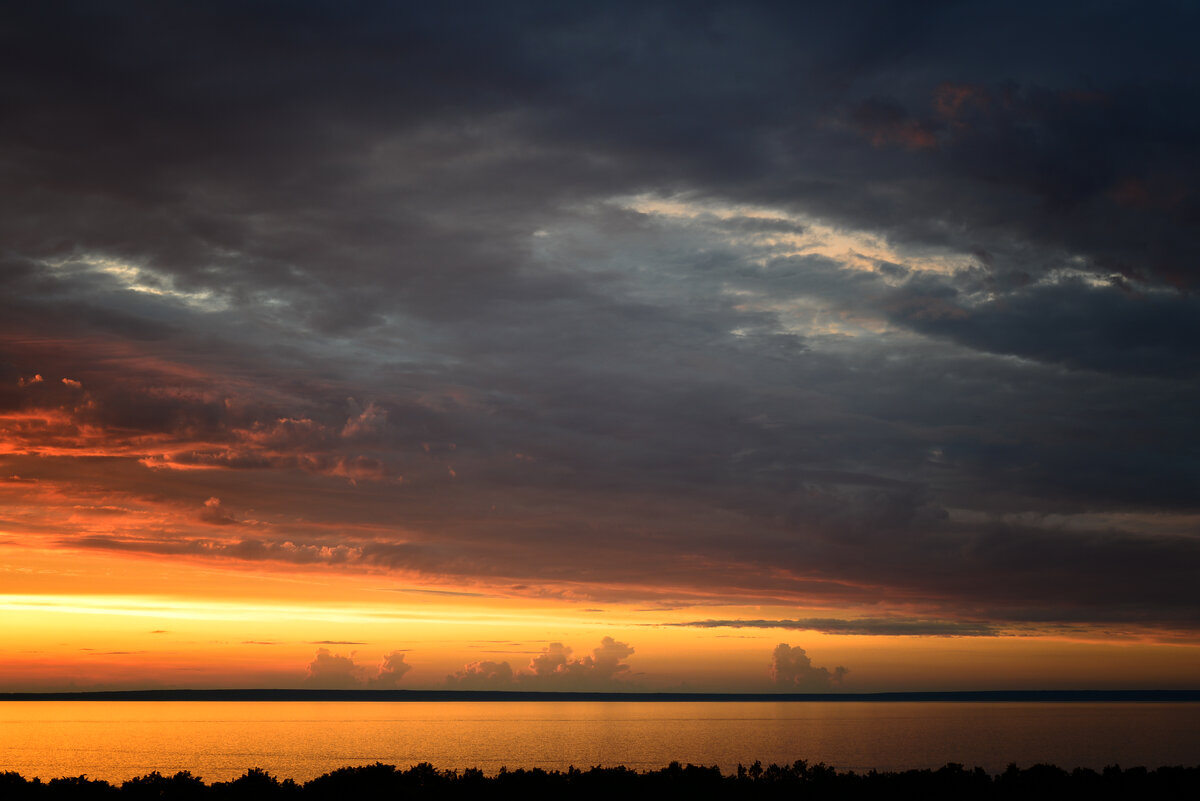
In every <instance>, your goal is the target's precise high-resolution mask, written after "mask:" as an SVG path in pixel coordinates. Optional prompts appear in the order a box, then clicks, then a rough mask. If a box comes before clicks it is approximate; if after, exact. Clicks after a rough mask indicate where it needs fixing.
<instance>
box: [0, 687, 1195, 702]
mask: <svg viewBox="0 0 1200 801" xmlns="http://www.w3.org/2000/svg"><path fill="white" fill-rule="evenodd" d="M0 701H391V702H395V701H619V702H630V701H668V702H687V701H693V702H694V701H810V702H811V701H838V702H851V703H853V702H864V701H930V702H957V703H964V702H1009V703H1012V702H1034V701H1042V702H1057V703H1062V702H1100V701H1103V702H1119V701H1125V702H1141V703H1147V702H1155V703H1195V702H1200V690H994V691H986V692H915V693H912V692H907V693H629V692H624V693H622V692H608V693H601V692H515V691H514V692H503V691H482V690H253V689H246V690H112V691H97V692H61V693H0Z"/></svg>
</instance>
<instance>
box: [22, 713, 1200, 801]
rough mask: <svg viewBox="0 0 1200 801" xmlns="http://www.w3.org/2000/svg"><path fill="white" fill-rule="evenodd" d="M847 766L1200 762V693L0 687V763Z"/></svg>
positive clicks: (235, 768) (118, 776) (27, 766)
mask: <svg viewBox="0 0 1200 801" xmlns="http://www.w3.org/2000/svg"><path fill="white" fill-rule="evenodd" d="M798 759H804V760H807V761H808V762H810V763H816V762H824V763H826V764H827V765H830V766H833V767H835V768H837V769H838V770H840V771H846V770H855V771H859V772H862V771H867V770H871V769H876V770H881V771H883V770H905V769H909V768H937V767H941V766H942V765H944V764H946V763H947V762H959V763H962V764H964V765H966V766H967V767H968V768H971V767H974V766H976V765H978V766H980V767H983V768H985V769H986V770H988V771H989V772H992V773H998V772H1000V771H1002V770H1003V769H1004V768H1005V766H1006V765H1008V764H1009V763H1016V764H1017V765H1019V766H1021V767H1028V766H1029V765H1033V764H1036V763H1039V762H1048V763H1052V764H1057V765H1059V766H1060V767H1064V768H1067V769H1070V768H1074V767H1090V768H1094V769H1100V768H1103V767H1104V766H1106V765H1112V764H1119V765H1121V766H1122V767H1125V768H1128V767H1133V766H1137V765H1143V766H1146V767H1149V768H1155V767H1159V766H1161V765H1200V704H1188V703H1179V704H1174V703H1163V704H1158V703H931V702H912V703H909V702H878V703H875V702H866V703H838V702H816V703H809V702H749V703H740V702H695V703H692V702H681V703H661V702H630V703H620V702H428V703H425V702H402V703H380V702H376V703H352V702H220V701H198V702H197V701H185V702H150V701H136V702H128V701H112V702H109V701H85V702H80V701H33V702H28V701H27V702H0V772H4V771H16V772H18V773H20V774H21V775H23V776H25V777H26V778H32V777H34V776H40V777H42V778H43V779H52V778H56V777H59V776H78V775H80V774H86V775H87V776H88V777H90V778H94V779H106V780H108V781H113V782H119V781H122V780H124V779H128V778H131V777H134V776H141V775H144V774H146V773H149V772H150V771H153V770H157V771H159V772H161V773H163V774H173V773H175V772H177V771H180V770H188V771H191V772H192V773H193V774H195V775H197V776H200V777H202V778H203V779H205V780H206V781H209V782H212V781H226V780H229V779H232V778H236V777H237V776H240V775H242V774H243V773H244V772H245V771H246V770H247V769H248V768H251V767H260V768H263V769H265V770H267V771H269V772H270V773H271V774H273V775H275V776H278V777H281V778H284V777H291V778H293V779H296V780H297V781H306V780H308V779H311V778H313V777H315V776H319V775H321V774H322V773H326V772H328V771H330V770H333V769H335V768H339V767H343V766H346V765H362V764H369V763H374V762H377V761H378V762H384V763H387V764H392V765H397V766H399V767H402V768H403V767H408V766H410V765H414V764H416V763H419V762H430V763H432V764H433V765H434V766H435V767H437V768H439V769H447V768H450V769H456V770H462V769H465V768H471V767H475V768H480V769H482V770H483V771H484V772H485V773H487V774H489V775H490V774H494V773H495V772H496V771H498V770H499V769H500V767H501V766H507V767H509V768H518V767H523V768H530V767H542V768H546V769H565V768H567V767H568V766H571V765H574V766H576V767H582V768H586V767H590V766H593V765H604V766H616V765H625V766H627V767H630V768H635V769H637V770H650V769H657V768H660V767H663V766H665V765H667V764H668V763H669V762H671V761H673V760H674V761H679V762H681V763H685V764H686V763H688V762H692V763H695V764H698V765H717V766H719V767H720V768H721V769H722V770H723V771H726V772H729V771H732V770H735V769H736V768H737V765H738V764H739V763H741V764H744V765H750V764H752V763H753V762H754V761H755V760H761V761H762V763H763V764H764V765H766V764H769V763H771V762H775V763H779V764H785V763H786V764H790V763H792V762H794V761H795V760H798Z"/></svg>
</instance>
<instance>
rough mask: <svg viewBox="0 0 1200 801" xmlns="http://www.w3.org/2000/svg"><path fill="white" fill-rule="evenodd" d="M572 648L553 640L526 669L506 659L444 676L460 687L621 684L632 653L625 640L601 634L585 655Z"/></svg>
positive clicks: (566, 687) (610, 686)
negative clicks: (581, 655) (520, 669)
mask: <svg viewBox="0 0 1200 801" xmlns="http://www.w3.org/2000/svg"><path fill="white" fill-rule="evenodd" d="M572 653H573V651H572V649H571V648H570V647H569V646H566V645H564V644H563V643H561V642H553V643H550V644H549V645H547V646H546V647H545V648H543V649H542V652H541V653H539V654H537V655H536V656H534V657H532V658H531V659H530V660H529V665H528V669H527V670H524V671H515V672H514V671H513V669H512V666H511V665H509V663H508V662H499V663H497V662H490V661H488V662H472V663H471V664H469V665H465V666H464V667H463V669H462V670H460V671H457V672H455V673H453V674H452V675H450V676H447V677H446V684H447V685H448V686H452V687H461V688H463V689H506V688H507V689H514V688H517V687H519V688H522V689H528V690H534V689H545V690H551V689H554V690H602V689H613V688H616V687H620V686H622V681H621V679H622V677H623V676H624V675H625V674H627V673H628V672H629V670H630V668H629V665H627V664H625V662H624V660H625V659H626V658H628V657H629V656H631V655H632V654H633V653H634V649H633V648H632V647H631V646H629V645H628V644H627V643H623V642H618V641H617V640H614V639H613V638H612V637H604V638H603V639H602V640H601V641H600V645H599V646H598V647H597V648H594V649H593V650H592V653H591V654H590V655H588V656H583V657H579V658H573V657H572Z"/></svg>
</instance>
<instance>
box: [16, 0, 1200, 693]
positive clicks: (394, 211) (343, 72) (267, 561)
mask: <svg viewBox="0 0 1200 801" xmlns="http://www.w3.org/2000/svg"><path fill="white" fill-rule="evenodd" d="M1198 30H1200V12H1198V10H1197V6H1195V5H1191V4H1184V3H1165V2H1164V3H1153V4H1145V3H1136V4H1135V3H1122V2H1096V3H1086V4H1075V3H1063V4H1045V3H1033V2H1028V3H1023V2H1015V3H1003V4H1001V3H993V4H983V3H952V2H946V3H924V4H911V3H880V4H876V3H856V4H847V3H821V4H800V3H746V2H729V3H723V2H694V3H691V2H689V3H653V2H631V3H627V4H626V3H616V2H598V3H586V4H585V3H581V4H573V3H528V2H520V3H455V2H449V3H430V4H427V5H419V4H415V3H369V2H368V3H343V2H337V3H335V2H329V3H315V2H296V1H289V2H211V1H208V0H206V2H197V3H187V4H184V3H179V4H176V3H163V2H144V3H137V2H124V3H115V2H114V3H105V2H80V3H58V2H36V3H8V4H5V7H4V9H3V10H2V11H0V691H25V690H64V689H118V688H119V689H127V688H158V687H196V688H208V687H387V688H395V687H400V688H429V689H432V688H445V687H454V688H497V689H539V690H541V689H561V690H572V689H587V690H596V689H599V690H606V689H614V690H615V689H622V690H691V691H723V690H724V691H762V692H772V691H832V692H839V691H846V692H873V691H882V690H962V689H1026V688H1031V689H1032V688H1039V689H1059V688H1083V689H1094V688H1112V689H1129V688H1146V689H1154V688H1193V689H1200V423H1198V420H1200V415H1198V412H1197V410H1198V409H1200V381H1198V375H1200V296H1198V294H1197V290H1198V289H1200V194H1198V189H1197V187H1200V148H1198V147H1197V142H1200V63H1198V62H1200V56H1198V55H1197V53H1198V51H1197V48H1196V43H1195V36H1196V32H1197V31H1198Z"/></svg>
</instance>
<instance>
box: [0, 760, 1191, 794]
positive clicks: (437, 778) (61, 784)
mask: <svg viewBox="0 0 1200 801" xmlns="http://www.w3.org/2000/svg"><path fill="white" fill-rule="evenodd" d="M488 795H493V796H498V797H502V798H508V797H519V798H521V799H523V801H537V799H543V798H555V799H557V798H562V797H569V798H571V799H573V801H592V800H593V799H595V801H614V799H622V798H636V797H643V796H647V797H664V798H686V799H688V801H703V800H704V799H714V801H715V799H721V800H722V801H724V800H725V799H788V801H823V800H824V799H830V800H831V801H832V800H833V799H836V801H857V800H858V799H884V800H885V801H908V800H909V799H911V800H912V801H918V800H919V801H939V800H940V799H946V801H949V800H950V799H954V801H958V800H959V799H971V800H972V801H1007V799H1014V801H1015V799H1020V800H1021V801H1029V800H1030V799H1034V800H1036V799H1054V800H1055V801H1064V799H1075V798H1079V799H1088V801H1105V800H1106V799H1113V801H1116V799H1121V801H1126V799H1137V800H1138V801H1143V799H1147V800H1150V799H1188V801H1190V799H1193V798H1200V767H1190V768H1185V767H1180V766H1176V767H1162V768H1158V769H1157V770H1147V769H1146V768H1141V767H1139V768H1130V769H1128V770H1122V769H1121V768H1120V767H1119V766H1116V765H1112V766H1109V767H1107V768H1105V769H1104V770H1103V771H1102V772H1099V773H1097V772H1096V771H1094V770H1090V769H1087V768H1077V769H1075V770H1074V771H1072V772H1070V773H1068V772H1067V771H1065V770H1063V769H1062V768H1059V767H1056V766H1054V765H1044V764H1039V765H1033V766H1031V767H1028V768H1025V769H1021V768H1019V767H1017V766H1016V765H1009V766H1008V768H1007V769H1005V771H1004V772H1003V773H1001V774H1000V775H998V776H994V777H993V776H991V775H989V774H988V773H987V772H986V771H984V770H983V769H982V768H973V769H971V770H968V769H966V768H965V767H963V766H962V765H959V764H956V763H950V764H948V765H945V766H943V767H941V768H938V769H937V770H907V771H898V772H888V773H880V772H877V771H874V770H872V771H869V772H868V773H865V774H861V775H860V774H856V773H854V772H853V771H847V772H845V773H838V772H837V771H836V770H834V769H833V768H832V767H830V766H828V765H825V764H824V763H817V764H815V765H809V764H808V762H806V761H804V760H797V761H796V762H793V763H792V764H791V765H776V764H770V765H767V766H766V767H764V766H763V765H762V763H761V762H755V763H754V764H753V765H751V766H750V767H748V768H747V767H745V766H742V765H739V766H738V768H737V770H736V771H734V772H733V773H732V774H729V775H724V774H722V773H721V771H720V769H718V768H717V767H715V766H714V767H704V766H701V765H692V764H687V765H681V764H680V763H678V762H672V763H671V764H669V765H667V766H666V767H665V768H660V769H658V770H650V771H645V772H641V773H639V772H637V771H634V770H630V769H629V768H626V767H611V768H605V767H600V766H598V765H597V766H595V767H592V768H589V769H587V770H580V769H579V768H575V767H570V768H568V769H567V770H565V771H558V770H551V771H547V770H544V769H542V768H528V769H526V768H517V769H516V770H509V769H508V768H501V769H500V771H499V772H498V773H497V774H496V775H495V776H491V777H489V776H486V775H484V773H483V772H482V771H480V770H478V769H475V768H471V769H468V770H464V771H463V772H462V773H459V772H457V771H453V770H445V771H439V770H438V769H436V768H435V767H434V766H433V765H431V764H429V763H428V762H421V763H419V764H416V765H413V766H411V767H409V768H407V769H405V770H400V769H398V768H396V767H395V766H393V765H385V764H383V763H380V762H376V763H375V764H373V765H360V766H356V767H345V768H339V769H337V770H334V771H331V772H329V773H326V774H325V775H323V776H319V777H317V778H315V779H313V780H311V781H309V782H306V783H305V784H303V785H301V784H297V783H296V782H295V781H293V780H292V779H284V780H282V781H280V780H279V779H277V778H275V777H274V776H272V775H271V774H269V773H267V772H266V771H265V770H262V769H261V768H251V769H250V770H248V771H246V773H245V774H243V775H242V776H240V777H238V778H237V779H234V780H233V781H229V782H216V783H214V784H212V785H206V784H205V783H204V782H203V781H201V780H200V779H199V778H198V777H196V776H193V775H192V774H191V773H188V772H187V771H182V772H180V773H176V774H175V775H174V776H171V777H166V776H162V775H160V774H159V773H157V772H155V773H150V774H147V775H146V776H142V777H140V778H136V779H130V780H128V781H126V782H124V783H123V784H121V785H120V787H114V786H113V785H110V784H109V783H108V782H105V781H102V780H93V779H88V778H87V777H86V776H77V777H64V778H60V779H52V780H50V781H49V782H45V783H43V782H42V781H41V780H40V779H38V778H34V779H31V780H28V781H27V780H26V779H24V778H23V777H21V775H20V774H18V773H14V772H11V771H9V772H7V773H0V800H2V801H358V799H360V798H364V797H367V798H374V799H379V800H380V801H410V799H411V801H420V799H438V801H456V800H457V799H463V800H464V801H466V800H467V799H470V801H476V799H480V798H485V797H487V796H488Z"/></svg>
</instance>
